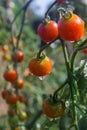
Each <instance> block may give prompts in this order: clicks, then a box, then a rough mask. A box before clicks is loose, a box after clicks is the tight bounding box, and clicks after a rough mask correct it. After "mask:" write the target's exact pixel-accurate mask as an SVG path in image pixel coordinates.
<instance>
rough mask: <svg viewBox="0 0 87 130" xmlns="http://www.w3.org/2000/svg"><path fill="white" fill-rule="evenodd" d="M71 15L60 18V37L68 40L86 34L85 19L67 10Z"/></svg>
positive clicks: (73, 39) (74, 39) (77, 38)
mask: <svg viewBox="0 0 87 130" xmlns="http://www.w3.org/2000/svg"><path fill="white" fill-rule="evenodd" d="M67 13H69V14H70V15H71V16H70V17H68V18H67V16H66V14H65V17H61V18H60V19H59V20H58V29H59V35H60V38H61V39H63V40H68V41H76V40H79V39H80V38H81V37H82V36H84V21H83V20H82V19H81V18H80V17H79V16H78V15H76V14H74V13H72V12H71V11H67Z"/></svg>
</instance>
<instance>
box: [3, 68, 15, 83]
mask: <svg viewBox="0 0 87 130" xmlns="http://www.w3.org/2000/svg"><path fill="white" fill-rule="evenodd" d="M3 77H4V79H5V80H6V81H9V82H14V81H15V80H16V78H17V73H16V71H15V70H14V69H7V70H6V71H5V72H4V74H3Z"/></svg>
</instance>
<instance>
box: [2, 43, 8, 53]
mask: <svg viewBox="0 0 87 130" xmlns="http://www.w3.org/2000/svg"><path fill="white" fill-rule="evenodd" d="M2 51H3V52H7V51H8V45H6V44H4V45H3V46H2Z"/></svg>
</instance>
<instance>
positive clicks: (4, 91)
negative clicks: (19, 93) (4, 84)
mask: <svg viewBox="0 0 87 130" xmlns="http://www.w3.org/2000/svg"><path fill="white" fill-rule="evenodd" d="M1 95H2V98H3V99H6V96H7V90H3V91H2V92H1Z"/></svg>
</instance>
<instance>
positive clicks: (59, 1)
mask: <svg viewBox="0 0 87 130" xmlns="http://www.w3.org/2000/svg"><path fill="white" fill-rule="evenodd" d="M56 1H57V3H58V4H61V3H62V2H63V1H64V0H56Z"/></svg>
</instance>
